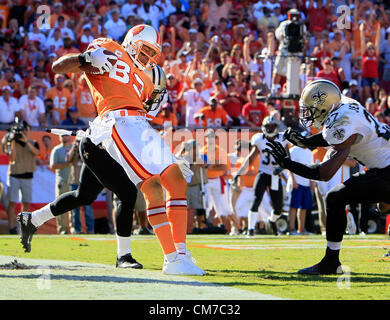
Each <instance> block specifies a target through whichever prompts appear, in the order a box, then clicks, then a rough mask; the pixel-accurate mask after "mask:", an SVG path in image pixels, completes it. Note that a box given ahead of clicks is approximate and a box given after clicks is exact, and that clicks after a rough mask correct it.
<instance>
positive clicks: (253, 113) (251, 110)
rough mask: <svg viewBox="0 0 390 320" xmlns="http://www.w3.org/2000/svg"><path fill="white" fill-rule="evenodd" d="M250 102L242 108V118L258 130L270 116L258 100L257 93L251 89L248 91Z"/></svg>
mask: <svg viewBox="0 0 390 320" xmlns="http://www.w3.org/2000/svg"><path fill="white" fill-rule="evenodd" d="M247 96H248V100H249V102H247V103H246V104H244V106H243V107H242V116H243V118H244V119H245V122H246V123H247V124H248V125H249V126H250V127H251V128H253V129H258V128H260V127H261V124H262V123H263V119H264V118H265V117H266V116H268V111H267V108H266V107H265V105H264V103H263V102H261V101H258V100H257V99H256V93H255V91H254V90H252V89H250V90H248V91H247Z"/></svg>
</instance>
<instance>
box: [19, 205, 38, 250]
mask: <svg viewBox="0 0 390 320" xmlns="http://www.w3.org/2000/svg"><path fill="white" fill-rule="evenodd" d="M17 219H18V222H19V223H20V230H21V232H22V236H21V237H20V239H21V243H22V245H23V248H24V252H30V251H31V240H32V237H33V234H34V232H35V231H37V227H35V226H34V225H33V224H32V223H31V213H30V212H21V213H19V214H18V218H17Z"/></svg>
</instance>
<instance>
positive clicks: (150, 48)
mask: <svg viewBox="0 0 390 320" xmlns="http://www.w3.org/2000/svg"><path fill="white" fill-rule="evenodd" d="M122 46H123V47H124V48H125V50H126V51H127V53H128V54H129V56H130V58H131V59H132V60H133V61H134V64H135V65H136V66H137V67H138V68H139V69H141V70H144V69H147V70H152V69H153V68H154V67H155V66H156V65H157V63H158V60H159V58H160V55H161V37H160V34H159V33H158V31H157V30H156V29H154V28H153V27H152V26H149V25H147V24H139V25H136V26H134V27H132V28H131V29H130V30H129V31H128V32H127V34H126V37H125V39H124V40H123V42H122Z"/></svg>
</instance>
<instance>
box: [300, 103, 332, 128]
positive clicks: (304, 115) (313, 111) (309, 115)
mask: <svg viewBox="0 0 390 320" xmlns="http://www.w3.org/2000/svg"><path fill="white" fill-rule="evenodd" d="M326 115H327V112H326V110H324V109H319V108H317V107H316V104H314V105H313V106H306V105H304V104H303V103H302V102H300V103H299V122H300V123H301V124H302V125H303V126H304V127H305V128H310V127H311V126H314V128H317V129H320V128H321V127H322V125H323V124H324V121H325V118H326Z"/></svg>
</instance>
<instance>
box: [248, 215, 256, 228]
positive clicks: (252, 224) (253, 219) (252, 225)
mask: <svg viewBox="0 0 390 320" xmlns="http://www.w3.org/2000/svg"><path fill="white" fill-rule="evenodd" d="M257 216H258V213H257V212H254V211H249V212H248V229H249V230H254V229H255V226H256V222H257Z"/></svg>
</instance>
